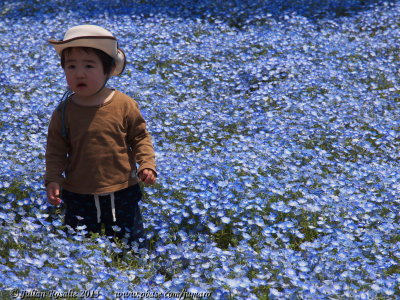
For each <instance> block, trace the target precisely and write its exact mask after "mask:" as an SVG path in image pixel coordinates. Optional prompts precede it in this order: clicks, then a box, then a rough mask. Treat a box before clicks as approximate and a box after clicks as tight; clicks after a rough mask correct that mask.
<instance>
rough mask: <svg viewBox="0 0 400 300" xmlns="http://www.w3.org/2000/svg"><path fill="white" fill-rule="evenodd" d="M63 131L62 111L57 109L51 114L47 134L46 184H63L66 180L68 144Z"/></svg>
mask: <svg viewBox="0 0 400 300" xmlns="http://www.w3.org/2000/svg"><path fill="white" fill-rule="evenodd" d="M61 131H62V124H61V116H60V112H58V111H57V110H55V111H54V112H53V115H52V116H51V120H50V124H49V128H48V134H47V145H46V155H45V159H46V174H45V185H47V184H48V183H50V182H57V183H58V184H60V185H62V183H63V181H64V176H63V172H64V171H65V166H66V163H67V154H68V145H67V141H66V138H64V137H63V136H62V133H61Z"/></svg>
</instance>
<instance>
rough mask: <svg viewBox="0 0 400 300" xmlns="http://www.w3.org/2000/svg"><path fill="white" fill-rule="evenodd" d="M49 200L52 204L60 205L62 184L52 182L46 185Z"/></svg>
mask: <svg viewBox="0 0 400 300" xmlns="http://www.w3.org/2000/svg"><path fill="white" fill-rule="evenodd" d="M46 192H47V200H48V201H49V203H50V204H52V205H59V204H60V203H61V199H60V185H59V184H58V183H57V182H50V183H49V184H48V185H47V186H46Z"/></svg>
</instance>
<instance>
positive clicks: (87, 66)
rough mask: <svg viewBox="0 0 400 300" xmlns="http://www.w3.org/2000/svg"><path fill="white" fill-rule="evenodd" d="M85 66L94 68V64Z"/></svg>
mask: <svg viewBox="0 0 400 300" xmlns="http://www.w3.org/2000/svg"><path fill="white" fill-rule="evenodd" d="M86 68H89V69H91V68H94V66H92V65H86Z"/></svg>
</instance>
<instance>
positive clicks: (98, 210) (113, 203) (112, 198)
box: [93, 193, 117, 223]
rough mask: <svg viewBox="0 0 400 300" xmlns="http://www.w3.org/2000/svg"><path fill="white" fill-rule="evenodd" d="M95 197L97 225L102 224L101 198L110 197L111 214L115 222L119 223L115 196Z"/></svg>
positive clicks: (111, 194)
mask: <svg viewBox="0 0 400 300" xmlns="http://www.w3.org/2000/svg"><path fill="white" fill-rule="evenodd" d="M93 196H94V204H95V205H96V210H97V223H100V222H101V209H100V200H99V196H110V198H111V213H112V216H113V222H117V216H116V214H115V195H114V193H110V194H98V195H93Z"/></svg>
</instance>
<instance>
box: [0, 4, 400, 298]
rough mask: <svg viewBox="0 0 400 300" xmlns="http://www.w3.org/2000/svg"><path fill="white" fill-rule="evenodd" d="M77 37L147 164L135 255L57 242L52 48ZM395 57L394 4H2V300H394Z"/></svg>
mask: <svg viewBox="0 0 400 300" xmlns="http://www.w3.org/2000/svg"><path fill="white" fill-rule="evenodd" d="M82 2H85V3H82ZM66 3H68V5H66ZM88 23H89V24H96V25H100V26H103V27H105V28H107V29H109V30H110V31H111V32H113V33H114V35H115V36H116V37H117V38H118V40H119V45H120V47H121V48H122V49H123V50H124V51H125V53H126V55H127V57H128V64H127V67H126V70H125V72H124V73H123V75H121V76H119V77H117V78H113V79H112V80H110V82H109V85H110V86H111V87H114V88H116V89H119V90H121V91H123V92H125V93H126V94H128V95H130V96H132V97H133V98H134V99H136V100H137V101H138V103H139V105H140V107H141V110H142V113H143V115H144V116H145V118H146V120H147V124H148V129H149V131H150V132H151V134H152V137H153V142H154V146H155V149H156V154H157V166H158V172H159V177H158V181H157V184H156V185H154V186H151V187H144V199H143V201H142V202H141V208H142V211H143V216H144V219H145V227H146V232H147V235H148V238H149V241H150V250H149V251H147V250H140V252H141V253H140V255H137V254H135V253H133V252H134V251H130V250H129V249H127V248H126V246H125V244H123V243H118V242H117V243H112V242H110V241H109V240H108V239H107V238H105V237H103V236H95V235H93V236H92V237H91V238H85V237H84V236H83V234H84V233H85V228H81V232H80V233H79V234H78V235H76V236H75V237H67V236H66V234H65V233H64V228H63V209H62V207H52V206H51V205H49V204H47V199H46V192H45V189H44V187H43V176H44V168H45V164H44V153H45V147H46V134H47V126H48V123H49V120H50V116H51V113H52V112H53V110H54V109H55V107H56V106H57V104H58V102H59V99H60V98H61V96H62V94H63V92H64V91H65V86H66V82H65V80H64V76H63V71H62V69H61V67H60V63H59V59H58V57H57V55H56V52H55V51H54V49H53V48H52V47H51V46H50V45H49V44H48V43H47V40H48V39H62V37H63V35H64V33H65V31H66V30H67V29H68V28H69V27H72V26H75V25H80V24H88ZM399 46H400V1H386V2H384V1H372V0H343V1H334V0H323V1H322V0H319V1H318V0H308V1H306V0H289V1H280V0H270V1H262V0H254V1H251V0H243V1H235V0H226V1H212V0H204V1H200V0H198V1H194V0H193V1H190V0H182V1H178V0H170V1H166V0H156V1H149V0H135V1H128V0H119V1H118V0H103V1H97V0H88V1H78V0H73V1H61V0H49V1H37V0H26V1H22V0H20V1H13V0H5V1H2V2H1V4H0V55H1V60H0V95H1V99H0V149H1V151H0V202H1V205H0V224H1V226H0V235H1V240H0V254H1V255H0V271H1V272H0V290H1V292H0V294H1V295H2V297H3V296H7V295H8V297H9V298H5V299H11V298H10V297H11V291H12V290H19V291H21V292H22V291H32V290H37V291H56V292H59V293H62V292H66V291H70V290H74V291H83V290H88V291H96V292H97V293H98V294H96V296H98V297H97V298H98V299H111V298H117V297H118V294H116V293H117V292H126V294H125V296H130V298H131V299H133V298H135V296H134V294H133V292H137V293H145V292H148V293H154V294H153V295H155V294H156V293H159V294H158V296H157V297H158V298H163V297H164V296H165V298H167V297H168V296H171V294H170V295H168V294H167V293H178V292H182V291H185V292H187V293H192V295H194V293H205V294H203V295H208V296H209V295H211V296H210V297H208V298H209V299H398V297H399V296H400V159H399V158H400V157H399V156H400V155H399V149H400V52H399ZM116 230H118V229H117V228H116ZM122 253H124V255H121V254H122ZM129 293H131V294H129ZM207 293H208V294H207ZM148 295H149V294H148ZM161 295H163V297H161ZM92 296H93V295H92ZM142 296H144V295H143V294H142ZM20 298H22V296H21V295H20ZM121 298H124V297H121ZM125 299H126V298H125ZM203 299H206V298H203Z"/></svg>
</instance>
